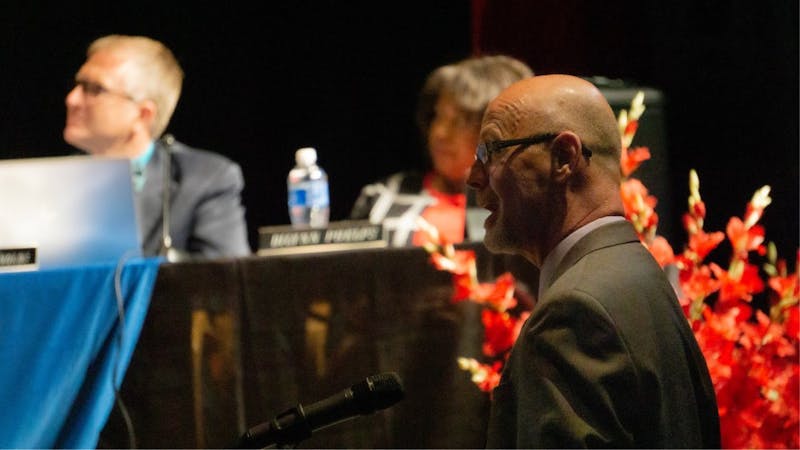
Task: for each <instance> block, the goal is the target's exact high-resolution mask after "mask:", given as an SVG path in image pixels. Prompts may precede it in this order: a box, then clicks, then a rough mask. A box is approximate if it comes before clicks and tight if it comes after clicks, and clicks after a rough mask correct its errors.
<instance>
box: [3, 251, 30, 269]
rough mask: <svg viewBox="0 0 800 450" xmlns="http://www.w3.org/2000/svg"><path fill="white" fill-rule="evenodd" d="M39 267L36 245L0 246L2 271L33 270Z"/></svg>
mask: <svg viewBox="0 0 800 450" xmlns="http://www.w3.org/2000/svg"><path fill="white" fill-rule="evenodd" d="M37 267H38V265H37V261H36V247H10V248H0V272H16V271H22V270H33V269H36V268H37Z"/></svg>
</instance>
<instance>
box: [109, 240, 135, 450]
mask: <svg viewBox="0 0 800 450" xmlns="http://www.w3.org/2000/svg"><path fill="white" fill-rule="evenodd" d="M134 256H139V250H128V251H127V252H125V254H123V255H122V257H120V259H119V260H118V261H117V267H116V269H115V270H114V298H115V299H116V302H117V316H118V318H119V329H118V330H117V336H116V337H117V339H116V342H117V351H116V353H115V354H114V357H116V358H118V357H119V356H120V355H121V354H122V352H123V351H124V349H125V299H124V297H123V294H122V270H123V268H124V267H125V263H126V262H127V260H129V259H130V258H132V257H134ZM117 366H118V361H112V362H111V371H112V373H111V387H112V388H113V390H114V401H115V403H116V405H117V407H118V408H119V412H120V414H122V419H123V420H124V422H125V430H126V432H127V434H128V448H130V449H136V448H137V445H136V431H135V429H134V427H133V421H132V420H131V416H130V413H129V412H128V408H127V406H125V402H124V401H123V400H122V395H120V391H119V386H121V385H122V380H119V382H117V377H118V376H119V372H118V370H117Z"/></svg>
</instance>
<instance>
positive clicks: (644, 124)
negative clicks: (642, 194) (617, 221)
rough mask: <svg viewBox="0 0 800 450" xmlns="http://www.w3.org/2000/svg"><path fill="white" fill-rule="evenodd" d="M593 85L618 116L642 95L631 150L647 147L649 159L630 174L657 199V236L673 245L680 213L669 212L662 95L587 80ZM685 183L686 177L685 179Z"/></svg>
mask: <svg viewBox="0 0 800 450" xmlns="http://www.w3.org/2000/svg"><path fill="white" fill-rule="evenodd" d="M588 80H589V81H591V82H592V83H594V84H595V85H596V86H597V87H598V88H600V91H601V92H602V93H603V95H605V97H606V99H607V100H608V103H609V104H610V105H611V108H612V109H613V110H614V113H615V114H617V116H619V112H620V110H622V109H625V110H630V106H631V100H633V97H634V96H635V95H636V93H637V92H639V91H642V92H644V105H645V111H644V113H643V114H642V116H641V117H640V118H639V128H638V129H637V131H636V135H635V136H634V138H633V142H632V143H631V147H638V146H643V147H648V148H649V149H650V159H649V160H647V161H645V162H643V163H642V164H641V165H640V166H639V168H638V169H637V170H636V171H635V172H633V174H631V177H632V178H638V179H639V180H641V182H642V183H643V184H644V185H645V186H646V187H647V189H648V190H649V191H650V194H651V195H653V196H655V197H656V198H657V199H658V203H657V204H656V213H657V214H658V217H659V221H658V230H657V232H658V234H659V235H661V236H664V237H665V238H667V240H668V241H669V242H670V243H672V244H674V243H675V242H676V240H678V239H679V238H680V237H681V236H682V234H680V233H681V230H680V229H678V227H679V224H680V217H679V216H678V215H677V214H680V211H673V204H674V203H673V199H672V192H671V189H670V181H671V173H670V168H669V149H668V148H667V139H666V134H667V133H666V129H665V122H666V112H665V110H664V107H665V105H664V103H665V102H664V96H663V94H662V93H661V91H659V90H658V89H655V88H652V87H647V86H636V85H633V84H631V83H628V82H625V81H623V80H617V79H607V78H603V77H591V78H588ZM687 183H688V178H687Z"/></svg>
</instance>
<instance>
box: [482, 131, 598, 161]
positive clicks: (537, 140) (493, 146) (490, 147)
mask: <svg viewBox="0 0 800 450" xmlns="http://www.w3.org/2000/svg"><path fill="white" fill-rule="evenodd" d="M556 136H558V133H544V134H537V135H534V136H530V137H526V138H520V139H507V140H504V141H492V142H481V143H480V144H478V148H477V149H476V150H475V159H477V160H478V161H480V162H481V163H483V164H488V163H489V159H490V158H491V156H492V154H493V153H496V152H498V151H500V150H502V149H504V148H506V147H513V146H515V145H525V146H529V145H536V144H541V143H543V142H547V141H552V140H553V139H555V138H556ZM581 152H582V153H583V155H584V156H586V157H587V158H588V157H590V156H592V151H591V150H589V148H588V147H586V146H583V147H582V148H581Z"/></svg>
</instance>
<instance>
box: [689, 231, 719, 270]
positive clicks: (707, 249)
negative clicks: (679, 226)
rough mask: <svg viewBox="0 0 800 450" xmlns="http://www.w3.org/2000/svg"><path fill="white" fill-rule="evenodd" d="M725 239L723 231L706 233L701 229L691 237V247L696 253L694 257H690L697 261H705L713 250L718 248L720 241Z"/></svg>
mask: <svg viewBox="0 0 800 450" xmlns="http://www.w3.org/2000/svg"><path fill="white" fill-rule="evenodd" d="M724 239H725V235H724V234H723V233H722V232H721V231H715V232H713V233H706V232H705V231H702V230H700V231H699V232H697V233H695V234H693V235H691V236H690V237H689V249H690V250H691V251H692V253H694V255H695V256H694V257H693V258H690V259H692V260H694V261H696V262H698V263H699V262H701V261H703V260H704V259H705V258H706V256H708V254H709V253H711V251H712V250H714V249H715V248H717V245H719V243H720V242H722V241H723V240H724Z"/></svg>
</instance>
